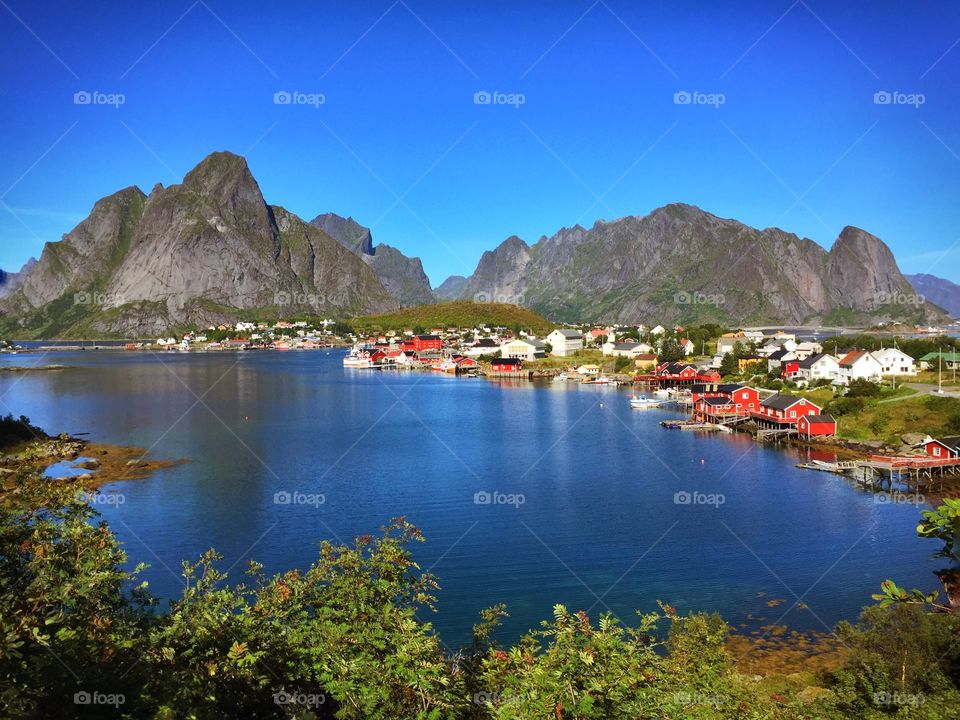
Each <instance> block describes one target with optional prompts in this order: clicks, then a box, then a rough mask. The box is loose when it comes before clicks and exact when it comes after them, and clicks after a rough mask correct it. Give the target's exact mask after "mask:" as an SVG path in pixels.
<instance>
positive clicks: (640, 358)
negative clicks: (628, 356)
mask: <svg viewBox="0 0 960 720" xmlns="http://www.w3.org/2000/svg"><path fill="white" fill-rule="evenodd" d="M633 362H634V365H635V366H636V368H637V370H638V371H639V372H649V371H651V370H654V369H656V367H657V356H656V355H654V354H653V353H640V354H639V355H636V356H635V357H634V359H633Z"/></svg>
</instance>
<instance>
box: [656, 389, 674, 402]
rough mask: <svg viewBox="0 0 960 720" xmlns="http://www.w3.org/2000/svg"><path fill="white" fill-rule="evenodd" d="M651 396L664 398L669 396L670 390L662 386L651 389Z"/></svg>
mask: <svg viewBox="0 0 960 720" xmlns="http://www.w3.org/2000/svg"><path fill="white" fill-rule="evenodd" d="M653 396H654V397H658V398H660V399H662V400H666V399H667V398H668V397H670V391H669V390H666V389H664V388H660V389H659V390H654V391H653Z"/></svg>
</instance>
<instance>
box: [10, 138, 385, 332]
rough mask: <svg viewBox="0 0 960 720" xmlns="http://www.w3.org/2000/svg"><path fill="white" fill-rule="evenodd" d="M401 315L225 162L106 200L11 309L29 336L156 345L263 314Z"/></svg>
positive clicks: (356, 270) (39, 269) (349, 261)
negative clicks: (119, 338)
mask: <svg viewBox="0 0 960 720" xmlns="http://www.w3.org/2000/svg"><path fill="white" fill-rule="evenodd" d="M397 307H399V303H397V301H396V300H395V299H394V298H393V297H392V296H391V295H390V294H389V293H388V292H387V290H386V289H385V288H384V287H383V285H382V284H381V283H380V282H379V280H378V279H377V277H376V275H375V274H374V272H373V270H371V269H370V268H369V267H368V266H367V265H366V264H365V263H364V262H362V261H361V260H360V259H359V258H358V257H357V256H356V255H354V254H353V253H351V252H349V251H348V250H346V249H345V248H343V247H342V246H341V245H340V244H339V243H338V242H336V241H335V240H334V239H333V238H331V237H330V236H329V235H328V234H327V233H325V232H323V231H322V230H321V229H319V228H316V227H314V226H312V225H310V224H308V223H307V222H305V221H303V220H302V219H300V218H299V217H297V216H296V215H294V214H293V213H290V212H288V211H287V210H285V209H283V208H282V207H279V206H275V205H268V204H267V203H266V202H265V201H264V199H263V195H262V194H261V192H260V188H259V186H258V185H257V183H256V181H255V180H254V178H253V176H252V175H251V173H250V170H249V168H248V167H247V163H246V161H245V160H244V159H243V158H242V157H240V156H238V155H234V154H233V153H229V152H217V153H213V154H211V155H209V156H208V157H207V158H205V159H204V160H203V161H202V162H201V163H200V164H199V165H197V167H196V168H194V169H193V170H192V171H190V172H189V173H188V174H187V175H186V176H185V177H184V180H183V183H181V184H178V185H171V186H169V187H163V186H161V185H157V186H155V187H154V189H153V190H152V191H151V193H150V194H149V195H146V194H144V193H143V192H142V191H141V190H140V189H139V188H137V187H128V188H125V189H124V190H121V191H119V192H117V193H114V194H113V195H110V196H108V197H105V198H103V199H101V200H99V201H98V202H97V203H96V204H95V205H94V208H93V210H92V212H91V213H90V215H89V216H88V217H87V218H86V219H85V220H83V221H82V222H81V223H80V224H79V225H77V227H76V228H74V229H73V230H72V231H71V232H69V233H68V234H66V235H65V236H64V237H63V239H62V240H60V241H59V242H55V243H48V244H47V245H46V246H45V248H44V251H43V253H42V255H41V257H40V260H39V261H38V262H37V264H36V266H35V267H34V268H33V269H32V270H30V271H29V272H28V273H27V275H26V277H25V278H24V280H23V282H22V284H21V286H20V287H19V288H18V289H17V290H16V291H15V292H14V293H13V294H11V296H10V297H8V298H6V299H4V301H3V302H2V304H0V313H2V315H3V324H4V326H6V327H7V328H8V329H9V330H8V331H14V332H18V333H19V334H21V335H27V336H30V335H35V336H44V337H53V336H89V335H98V334H100V335H130V336H140V337H143V336H150V335H154V334H157V333H160V332H165V331H167V330H168V329H169V328H174V327H188V326H203V325H206V324H216V323H219V322H223V321H228V320H232V319H235V318H237V317H238V316H240V315H242V314H244V313H249V312H252V311H258V312H259V311H265V310H271V311H272V312H273V313H274V315H277V314H279V315H289V314H295V313H328V312H332V313H339V314H354V313H368V312H385V311H390V310H394V309H396V308H397Z"/></svg>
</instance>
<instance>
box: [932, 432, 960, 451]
mask: <svg viewBox="0 0 960 720" xmlns="http://www.w3.org/2000/svg"><path fill="white" fill-rule="evenodd" d="M932 442H938V443H940V444H941V445H943V446H944V447H948V448H950V449H951V450H958V449H960V435H945V436H944V437H942V438H933V440H932Z"/></svg>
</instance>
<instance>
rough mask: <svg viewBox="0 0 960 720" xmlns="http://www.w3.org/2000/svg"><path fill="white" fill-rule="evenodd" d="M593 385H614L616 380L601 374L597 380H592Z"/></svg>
mask: <svg viewBox="0 0 960 720" xmlns="http://www.w3.org/2000/svg"><path fill="white" fill-rule="evenodd" d="M590 384H591V385H613V384H614V381H613V380H611V379H610V378H608V377H607V376H606V375H601V376H600V377H598V378H597V379H596V380H593V381H591V383H590Z"/></svg>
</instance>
